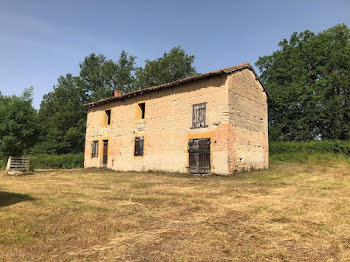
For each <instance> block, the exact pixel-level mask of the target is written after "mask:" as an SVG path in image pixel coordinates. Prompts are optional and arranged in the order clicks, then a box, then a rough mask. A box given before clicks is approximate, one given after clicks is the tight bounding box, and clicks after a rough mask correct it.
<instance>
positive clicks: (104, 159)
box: [102, 140, 108, 167]
mask: <svg viewBox="0 0 350 262" xmlns="http://www.w3.org/2000/svg"><path fill="white" fill-rule="evenodd" d="M107 162H108V140H103V156H102V166H103V167H107Z"/></svg>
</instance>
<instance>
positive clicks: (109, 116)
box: [105, 109, 111, 126]
mask: <svg viewBox="0 0 350 262" xmlns="http://www.w3.org/2000/svg"><path fill="white" fill-rule="evenodd" d="M105 112H106V125H108V126H109V125H110V124H111V110H110V109H108V110H106V111H105Z"/></svg>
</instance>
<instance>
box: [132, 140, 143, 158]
mask: <svg viewBox="0 0 350 262" xmlns="http://www.w3.org/2000/svg"><path fill="white" fill-rule="evenodd" d="M134 156H143V136H137V137H135V148H134Z"/></svg>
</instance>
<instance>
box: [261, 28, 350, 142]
mask: <svg viewBox="0 0 350 262" xmlns="http://www.w3.org/2000/svg"><path fill="white" fill-rule="evenodd" d="M279 46H280V49H279V50H277V51H275V52H273V53H272V55H268V56H264V57H260V58H259V60H258V61H257V62H256V65H257V66H258V67H259V70H260V72H261V80H262V81H263V82H264V84H265V85H266V87H267V89H268V90H269V92H270V94H271V96H270V97H269V98H268V103H269V132H270V139H271V140H282V141H283V140H285V141H308V140H313V139H350V29H349V28H348V27H347V26H346V25H344V24H342V25H337V26H335V27H333V28H330V29H328V30H325V31H323V32H320V33H319V34H314V33H312V32H310V31H308V30H306V31H304V32H301V33H299V34H298V33H293V34H292V35H291V37H290V39H289V40H287V39H284V40H282V41H281V42H280V43H279Z"/></svg>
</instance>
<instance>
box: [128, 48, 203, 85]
mask: <svg viewBox="0 0 350 262" xmlns="http://www.w3.org/2000/svg"><path fill="white" fill-rule="evenodd" d="M193 62H194V56H193V55H188V54H186V52H185V50H184V49H182V48H181V47H180V46H178V47H174V48H172V49H171V50H170V51H169V53H164V55H163V56H162V57H160V58H158V59H156V60H152V61H151V60H146V64H145V66H144V67H143V68H142V67H139V68H137V70H136V82H135V87H136V88H144V87H149V86H156V85H160V84H163V83H167V82H171V81H175V80H178V79H181V78H185V77H188V76H192V75H195V74H196V73H197V72H196V69H195V68H194V66H193Z"/></svg>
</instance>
